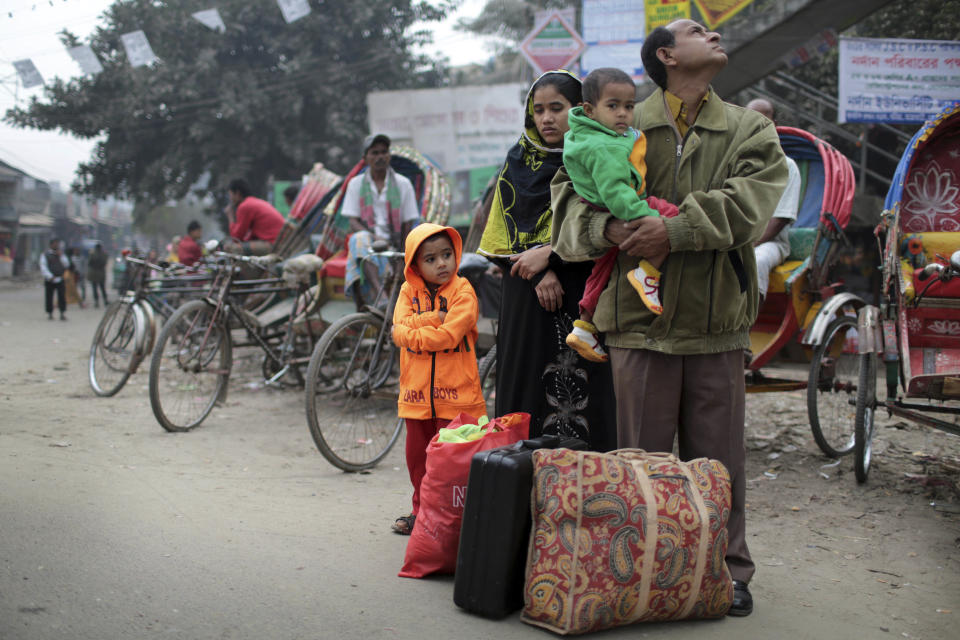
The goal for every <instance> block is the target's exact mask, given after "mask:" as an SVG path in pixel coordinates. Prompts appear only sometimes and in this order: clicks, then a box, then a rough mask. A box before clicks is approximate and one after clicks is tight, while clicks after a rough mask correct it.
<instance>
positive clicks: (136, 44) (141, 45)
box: [120, 31, 157, 67]
mask: <svg viewBox="0 0 960 640" xmlns="http://www.w3.org/2000/svg"><path fill="white" fill-rule="evenodd" d="M120 41H121V42H123V48H124V49H126V51H127V59H128V60H129V61H130V64H131V65H132V66H134V67H142V66H143V65H145V64H150V63H151V62H153V61H154V60H156V59H157V56H155V55H153V49H151V48H150V42H149V41H148V40H147V34H145V33H144V32H143V31H131V32H130V33H124V34H123V35H121V36H120Z"/></svg>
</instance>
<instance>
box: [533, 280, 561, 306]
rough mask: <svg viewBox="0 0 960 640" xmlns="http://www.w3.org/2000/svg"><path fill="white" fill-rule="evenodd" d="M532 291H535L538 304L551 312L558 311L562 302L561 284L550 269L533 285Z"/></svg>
mask: <svg viewBox="0 0 960 640" xmlns="http://www.w3.org/2000/svg"><path fill="white" fill-rule="evenodd" d="M534 291H536V292H537V300H538V301H539V302H540V306H541V307H543V308H544V309H546V310H547V311H550V312H551V313H552V312H554V311H558V310H559V309H560V306H561V305H562V304H563V286H562V285H561V284H560V279H559V278H557V274H555V273H554V272H553V270H552V269H551V270H550V271H547V272H546V273H544V274H543V278H541V280H540V284H538V285H537V286H536V287H534Z"/></svg>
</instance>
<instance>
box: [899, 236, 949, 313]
mask: <svg viewBox="0 0 960 640" xmlns="http://www.w3.org/2000/svg"><path fill="white" fill-rule="evenodd" d="M912 239H917V240H919V241H920V245H921V247H922V251H923V256H924V259H925V261H926V262H927V263H930V262H942V260H940V259H939V258H937V254H939V255H941V256H944V257H945V258H949V257H950V255H951V254H952V253H953V252H954V251H956V250H957V249H960V232H957V231H927V232H923V233H911V234H909V235H907V234H905V235H904V242H906V241H908V240H912ZM900 267H901V269H900V273H901V286H902V290H903V296H904V298H905V299H906V300H908V301H910V300H913V299H914V297H915V296H916V295H917V292H918V291H923V288H924V287H925V286H927V284H928V282H929V281H924V280H920V279H919V278H918V276H919V275H920V272H921V271H922V269H921V268H915V267H914V266H913V264H911V262H910V261H909V260H908V259H907V257H903V258H901V260H900ZM924 297H933V298H960V280H951V281H950V282H947V283H940V282H937V283H935V284H932V285H930V288H929V289H927V292H926V293H925V294H924Z"/></svg>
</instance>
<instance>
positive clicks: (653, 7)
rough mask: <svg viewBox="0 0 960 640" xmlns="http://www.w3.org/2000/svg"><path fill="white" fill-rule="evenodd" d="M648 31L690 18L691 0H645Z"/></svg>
mask: <svg viewBox="0 0 960 640" xmlns="http://www.w3.org/2000/svg"><path fill="white" fill-rule="evenodd" d="M645 3H646V14H647V33H650V32H651V31H653V30H654V29H656V28H657V27H665V26H667V25H668V24H670V23H671V22H673V21H674V20H682V19H687V20H689V19H690V0H645Z"/></svg>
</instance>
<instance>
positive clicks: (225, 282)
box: [201, 254, 316, 384]
mask: <svg viewBox="0 0 960 640" xmlns="http://www.w3.org/2000/svg"><path fill="white" fill-rule="evenodd" d="M225 258H226V259H227V260H230V261H234V262H249V261H250V259H249V258H247V257H246V256H234V255H230V254H225ZM238 271H239V269H238V266H237V265H235V264H231V265H229V266H228V267H226V268H224V269H222V270H221V271H219V272H218V274H217V276H216V277H215V278H214V283H213V286H212V287H211V292H210V294H209V295H207V296H206V297H204V300H205V301H206V302H207V304H209V305H210V306H211V307H212V308H213V311H212V313H211V320H210V323H209V326H208V327H207V330H206V333H205V335H204V336H203V342H202V343H201V346H204V345H205V344H206V341H207V340H208V339H209V336H210V331H211V329H212V328H213V327H214V326H215V325H216V324H218V323H222V324H223V325H224V326H226V327H229V320H228V318H231V317H232V318H236V319H237V320H238V321H239V323H240V325H241V326H242V327H243V329H244V331H245V332H246V334H247V337H248V338H249V339H250V340H251V342H248V343H240V344H238V345H237V346H252V345H256V346H259V347H260V348H261V349H262V350H263V352H264V353H265V354H266V356H267V357H268V358H269V359H270V360H272V361H273V362H274V363H275V364H276V365H277V366H278V367H279V371H277V373H276V374H274V375H273V376H271V377H269V378H266V377H265V380H266V384H274V383H275V382H277V381H278V380H280V379H281V378H282V377H283V376H284V375H285V374H286V373H288V372H289V371H290V368H291V366H292V365H297V364H305V363H306V362H308V361H309V359H310V357H309V356H306V357H301V358H294V357H293V341H294V339H295V338H296V335H295V332H294V322H295V321H296V317H297V310H298V308H299V305H300V303H301V302H302V301H304V299H305V298H306V297H307V295H308V294H309V292H310V287H308V286H306V285H304V284H301V285H300V286H299V287H298V288H297V289H296V295H295V296H294V297H293V301H292V303H291V304H292V306H291V309H290V314H289V317H288V318H287V321H286V323H284V328H283V330H282V331H275V332H272V333H264V331H263V328H262V327H260V326H258V325H255V324H254V323H253V322H252V321H251V319H250V317H249V314H248V313H245V312H242V311H240V310H238V309H242V305H240V304H238V301H237V296H238V295H251V294H254V293H289V292H290V291H291V289H290V287H289V286H286V284H285V281H284V280H283V279H282V278H266V279H261V280H235V279H234V277H235V276H236V274H237V273H238ZM281 284H282V285H284V286H266V287H265V286H262V285H281ZM250 285H259V286H254V287H253V288H251V289H249V290H246V291H240V292H237V291H234V290H233V287H235V286H250ZM309 308H310V303H309V300H306V303H305V304H304V309H309ZM306 326H307V336H308V339H309V341H310V344H311V345H313V344H314V343H315V342H316V337H315V336H314V335H313V329H312V328H311V327H310V323H309V322H308V323H307V325H306ZM281 336H282V337H283V341H282V343H281V344H280V345H279V347H278V348H276V349H275V348H274V347H273V346H271V344H270V343H269V342H268V340H271V339H273V338H279V337H281Z"/></svg>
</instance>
